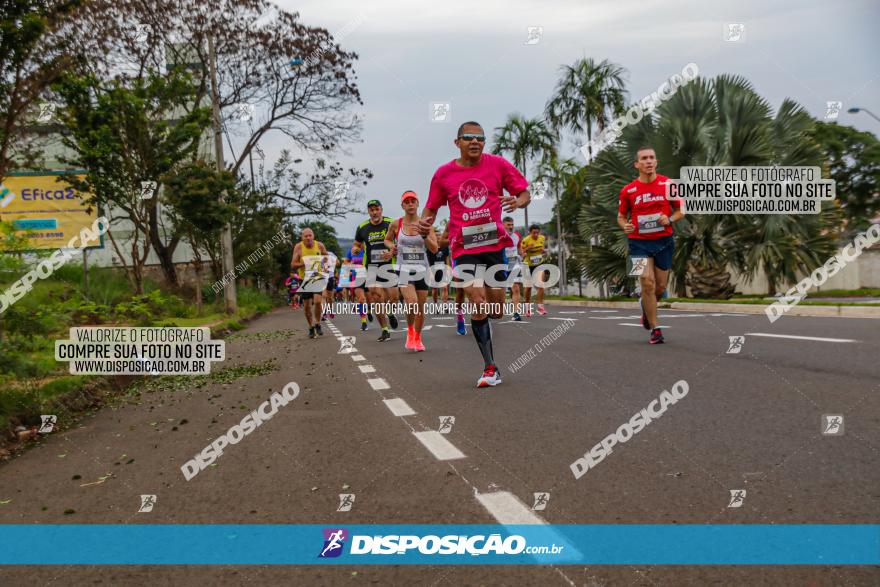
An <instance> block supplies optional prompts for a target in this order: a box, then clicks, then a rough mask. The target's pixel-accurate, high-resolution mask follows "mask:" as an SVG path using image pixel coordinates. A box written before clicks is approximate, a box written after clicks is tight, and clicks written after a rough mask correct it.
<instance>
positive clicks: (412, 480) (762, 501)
mask: <svg viewBox="0 0 880 587" xmlns="http://www.w3.org/2000/svg"><path fill="white" fill-rule="evenodd" d="M549 309H550V315H549V316H547V317H532V318H528V319H525V320H524V321H523V322H521V323H514V322H510V321H501V322H498V323H496V324H495V325H494V336H495V354H496V358H497V359H498V362H499V364H500V365H502V366H503V376H504V383H503V384H502V385H501V386H499V387H496V388H489V389H485V390H478V389H476V388H475V387H474V386H475V382H476V379H477V378H478V377H479V375H480V372H481V370H482V361H481V359H480V356H479V353H478V351H477V348H476V344H475V343H474V340H473V338H472V336H471V335H470V334H468V336H466V337H462V336H458V335H457V334H456V333H455V329H454V325H455V321H454V319H453V318H451V317H433V318H429V319H428V321H427V324H428V325H429V326H430V327H431V328H430V330H428V331H426V332H425V333H424V342H425V344H426V346H427V348H428V351H427V352H425V353H411V352H408V351H405V350H404V349H403V338H404V337H405V332H398V333H395V334H394V337H395V338H394V339H392V340H391V341H389V342H386V343H378V342H376V340H375V339H376V337H377V335H378V331H377V329H376V327H375V326H373V328H372V329H371V330H369V331H367V332H365V333H364V332H360V331H359V330H358V320H357V318H356V317H352V316H339V317H337V318H336V319H335V320H333V321H332V322H333V325H334V328H337V329H338V331H339V333H340V335H342V336H355V337H356V342H355V346H356V349H357V352H353V353H346V354H340V353H339V350H340V341H339V340H337V338H336V337H335V336H334V332H332V331H331V329H330V328H329V327H328V328H325V335H324V337H323V338H321V339H319V340H308V339H307V338H305V335H304V319H303V317H302V313H301V312H297V313H293V312H292V311H290V310H287V309H284V310H280V311H277V312H274V313H272V314H270V315H268V316H266V317H263V318H261V319H259V320H257V321H255V322H253V323H252V324H251V325H250V326H249V328H248V329H247V330H246V331H245V332H244V335H243V336H239V337H238V338H237V339H233V340H230V341H229V343H228V346H227V356H228V358H227V361H226V365H224V366H229V365H247V364H251V363H257V362H261V361H264V360H266V359H267V358H276V359H277V362H278V364H279V366H280V368H279V369H278V370H277V371H275V372H272V373H269V374H266V375H260V376H252V377H244V378H241V379H237V380H235V381H232V382H230V383H226V384H220V383H217V384H211V385H207V386H203V387H201V388H197V389H184V390H177V391H172V390H169V391H157V392H153V393H143V394H140V395H138V396H134V395H133V396H130V397H128V398H125V399H124V400H123V401H120V402H117V403H116V404H114V405H113V406H109V407H107V408H105V409H103V410H101V411H100V412H99V413H97V414H96V415H94V416H90V417H88V418H85V419H83V420H82V421H81V422H80V423H79V424H78V425H77V426H76V427H72V428H70V427H68V428H66V429H65V428H64V427H62V430H61V431H60V432H58V433H57V434H51V435H49V436H48V437H46V438H45V439H43V440H42V441H41V442H40V443H39V445H38V446H36V447H35V448H33V449H32V450H29V451H27V453H25V454H24V455H22V456H20V457H19V458H16V459H14V460H13V461H11V462H9V463H7V464H5V465H3V466H2V467H0V500H6V499H11V501H10V502H8V503H6V504H5V505H2V506H0V523H6V524H11V523H20V524H37V523H151V524H157V523H258V524H259V523H314V524H331V523H332V524H358V523H424V524H467V523H474V524H478V523H496V522H497V523H515V522H518V521H520V522H521V521H524V520H529V519H534V518H535V517H537V518H540V519H541V520H544V521H546V522H548V523H552V524H673V523H677V524H684V523H688V524H708V523H716V524H731V523H733V524H735V523H743V524H755V523H780V524H782V523H825V524H838V523H878V521H880V489H878V488H880V467H878V462H880V458H878V457H880V352H878V348H880V328H878V326H880V321H877V320H870V319H852V318H805V317H789V316H786V317H783V318H782V319H780V320H779V321H777V322H776V323H774V324H770V323H769V322H768V321H767V320H766V318H765V317H764V316H752V315H736V314H721V313H719V314H708V313H696V312H685V311H668V310H664V311H661V314H660V316H661V318H660V322H661V324H663V325H664V326H666V327H667V329H666V331H665V334H666V338H667V343H666V344H665V345H657V346H651V345H649V344H648V342H647V337H648V336H647V332H646V331H645V330H643V329H642V328H641V327H640V326H639V325H638V322H639V319H638V318H639V316H638V314H637V313H635V312H633V311H630V310H593V309H587V308H583V309H578V308H571V307H558V306H557V307H553V306H550V307H549ZM565 320H568V321H567V322H566V321H565ZM286 329H293V330H294V331H295V332H294V334H293V335H292V336H288V337H285V336H279V337H268V336H261V335H259V334H257V333H269V332H272V331H282V330H286ZM554 329H555V334H553V335H551V332H554ZM548 335H551V338H554V339H555V340H551V338H544V337H546V336H548ZM739 335H745V341H744V344H743V347H742V349H741V351H740V352H739V353H738V354H729V353H728V352H727V351H728V349H729V338H728V337H730V336H739ZM768 335H772V336H768ZM542 339H543V340H544V343H543V344H542V343H541V340H542ZM536 344H537V345H538V347H537V348H540V352H535V353H534V357H533V358H530V359H529V360H528V361H523V362H524V363H525V364H524V365H523V366H522V367H521V368H518V369H516V371H515V372H511V370H510V369H509V368H508V367H507V365H510V364H511V363H513V362H514V361H515V360H517V359H518V358H519V357H521V356H523V355H524V353H527V351H528V350H529V349H530V348H532V349H535V348H536V347H535V345H536ZM215 368H216V366H215ZM680 380H684V381H686V382H687V384H688V388H689V391H688V394H687V395H686V396H685V397H684V398H682V399H681V400H679V402H678V403H676V404H675V405H672V406H670V407H669V409H668V410H667V412H666V413H664V414H663V415H662V416H661V417H660V418H659V419H657V420H655V421H653V422H652V423H651V424H650V425H649V426H647V427H646V428H644V429H643V430H642V431H641V432H640V433H638V434H637V435H635V436H634V437H632V438H631V439H630V440H629V441H628V442H626V443H625V444H622V445H618V446H616V447H614V450H613V452H612V453H610V454H608V455H607V456H606V458H605V459H604V460H603V461H602V462H600V463H598V464H597V465H596V466H595V468H593V469H591V470H589V471H588V472H587V473H586V474H585V475H584V476H582V477H581V478H579V479H576V478H575V477H574V475H573V474H572V471H571V469H570V465H571V464H572V462H573V461H575V460H576V459H577V458H578V457H580V456H583V454H584V453H585V452H588V451H589V450H590V448H591V447H593V446H594V445H595V444H597V443H599V442H600V441H601V440H602V438H603V437H605V436H607V435H608V434H610V433H612V432H614V431H615V430H616V429H617V428H618V426H620V425H621V424H622V423H624V422H626V421H628V420H629V419H630V417H631V416H632V415H633V414H635V413H636V412H638V411H639V410H641V409H642V408H645V407H646V406H648V404H649V403H650V402H651V401H652V400H653V399H655V398H657V397H658V395H659V394H660V393H661V391H663V390H668V389H670V387H671V386H672V385H673V384H675V383H676V382H677V381H680ZM291 381H294V382H297V383H298V384H299V386H300V387H301V389H302V393H301V394H300V396H299V398H298V399H297V400H295V402H294V403H292V404H291V405H289V406H287V407H285V408H282V409H281V410H280V411H279V412H278V414H277V415H276V416H275V417H274V418H273V419H272V420H271V421H269V422H266V423H265V424H264V425H263V426H261V427H260V428H258V429H257V430H256V431H254V432H253V433H252V434H251V435H249V436H248V437H247V438H245V439H244V440H242V441H241V442H240V443H239V444H237V445H235V446H234V447H231V448H230V449H228V450H227V451H226V452H225V454H224V455H223V456H222V457H221V458H220V459H219V460H218V462H217V466H216V467H209V468H208V469H206V470H205V471H202V472H201V473H199V474H198V475H197V476H196V477H195V478H193V479H192V480H190V481H186V480H185V479H184V477H183V475H182V474H181V472H180V466H181V465H182V464H183V463H184V462H185V461H186V460H188V459H190V458H192V456H193V455H194V454H195V453H197V452H199V451H200V450H201V449H202V448H203V447H204V446H205V445H206V444H208V443H209V442H210V441H212V440H213V439H214V438H216V437H217V436H218V435H220V434H221V433H223V432H224V431H225V430H227V429H228V428H229V427H230V426H231V425H233V424H234V423H237V422H238V421H240V420H241V418H242V417H243V416H244V415H245V414H246V413H247V411H246V410H252V409H254V408H255V407H256V406H257V405H258V404H259V403H260V402H262V401H264V400H265V399H268V397H269V395H270V394H271V393H272V392H273V391H278V390H280V389H281V388H282V387H283V386H284V385H285V384H287V383H288V382H291ZM401 410H402V411H403V412H401ZM395 413H406V414H409V415H402V416H401V415H395ZM825 414H836V415H843V417H844V432H843V434H842V435H823V434H822V429H823V425H824V424H823V423H824V421H823V415H825ZM449 416H452V417H454V423H453V424H452V426H451V430H446V429H444V432H448V433H445V434H442V435H441V434H438V433H437V432H438V430H439V429H440V427H441V422H442V421H443V420H442V419H445V418H446V417H449ZM184 420H185V422H184ZM447 421H448V420H447ZM132 459H133V460H132ZM108 474H110V476H109V477H107V475H108ZM102 477H104V478H105V480H104V481H100V479H101V478H102ZM99 481H100V482H99ZM740 489H742V490H745V491H746V497H745V499H744V501H743V502H742V505H741V507H728V505H729V504H730V492H731V490H740ZM536 492H546V493H549V500H548V502H547V505H546V508H545V509H543V510H541V511H535V510H533V509H532V506H533V502H534V497H533V496H534V493H536ZM340 493H352V494H355V496H356V498H355V501H354V505H353V507H352V509H351V511H348V512H339V511H337V509H338V507H339V497H338V495H339V494H340ZM141 494H155V495H157V503H156V506H155V508H154V510H153V511H152V512H149V513H138V512H137V510H138V507H139V505H140V497H139V496H140V495H141ZM65 510H68V511H69V510H73V512H74V513H68V514H64V511H65ZM265 581H272V582H278V583H283V584H298V585H299V584H303V585H305V584H308V585H337V584H362V583H371V584H394V585H397V584H419V585H421V584H426V585H442V584H453V585H458V584H465V585H477V584H485V585H512V584H516V585H553V584H558V585H683V584H686V585H705V584H710V583H711V584H721V585H731V584H744V583H749V584H753V585H765V584H766V585H771V584H772V585H775V584H784V585H842V584H846V585H876V584H877V583H878V582H880V569H878V568H877V567H845V566H833V567H832V566H825V567H822V566H815V567H782V566H779V567H730V566H714V567H711V566H705V567H682V566H650V567H649V566H590V567H583V566H556V567H549V566H545V567H537V566H525V567H523V566H519V567H497V566H496V567H480V566H466V567H455V568H452V567H446V566H419V567H412V566H387V567H378V566H369V567H354V566H334V567H289V566H285V567H280V566H241V567H231V566H230V567H201V566H171V567H143V566H131V567H121V566H120V567H115V566H114V567H70V566H65V567H62V566H57V567H41V568H35V567H5V568H0V584H4V585H24V584H34V583H35V582H36V583H38V584H61V585H73V584H95V583H100V584H113V585H117V584H131V585H144V584H148V583H163V584H186V583H192V582H196V583H197V584H201V583H208V582H210V583H211V584H243V583H257V582H265Z"/></svg>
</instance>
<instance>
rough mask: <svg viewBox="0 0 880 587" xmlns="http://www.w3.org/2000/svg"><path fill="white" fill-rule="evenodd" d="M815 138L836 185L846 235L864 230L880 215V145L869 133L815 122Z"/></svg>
mask: <svg viewBox="0 0 880 587" xmlns="http://www.w3.org/2000/svg"><path fill="white" fill-rule="evenodd" d="M812 136H813V138H814V139H815V140H816V142H817V143H819V147H820V148H821V149H822V154H823V157H824V160H825V166H826V167H827V171H828V174H829V175H830V177H831V179H833V180H834V181H835V182H836V184H837V202H839V203H840V205H841V206H842V208H843V214H844V216H845V218H846V228H847V232H848V233H850V234H853V233H856V232H861V231H863V230H865V229H866V228H868V226H869V225H870V221H871V219H873V218H876V217H877V215H878V214H880V141H878V140H877V137H876V136H874V134H872V133H870V132H866V131H859V130H856V129H854V128H853V127H851V126H842V125H838V124H833V123H832V124H829V123H826V122H816V125H815V128H814V130H813V133H812Z"/></svg>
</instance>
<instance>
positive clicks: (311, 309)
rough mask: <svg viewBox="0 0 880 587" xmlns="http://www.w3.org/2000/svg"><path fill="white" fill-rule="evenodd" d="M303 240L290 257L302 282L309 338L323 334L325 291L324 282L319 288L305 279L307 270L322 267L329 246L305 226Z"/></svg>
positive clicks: (294, 248) (312, 272)
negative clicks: (322, 298) (322, 297)
mask: <svg viewBox="0 0 880 587" xmlns="http://www.w3.org/2000/svg"><path fill="white" fill-rule="evenodd" d="M300 238H302V241H301V242H298V243H296V246H294V247H293V257H292V258H291V259H290V269H291V271H296V272H297V273H298V275H299V279H300V283H301V284H302V285H301V287H300V289H299V292H300V295H301V297H302V300H303V312H305V315H306V322H308V323H309V338H316V337H317V336H321V335H323V334H324V332H323V331H322V330H321V314H322V313H323V308H322V304H321V296H322V294H323V291H324V284H320V285H321V287H320V289H317V288H316V287H314V286H315V284H314V283H311V284H307V283H306V281H305V277H306V270H307V269H308V271H309V273H310V274H314V273H315V272H316V271H320V269H321V267H320V266H321V261H322V259H323V255H326V254H327V248H326V247H325V246H324V244H323V243H321V242H318V241H316V240H315V233H314V232H313V231H312V229H311V228H305V229H303V231H302V236H301V237H300Z"/></svg>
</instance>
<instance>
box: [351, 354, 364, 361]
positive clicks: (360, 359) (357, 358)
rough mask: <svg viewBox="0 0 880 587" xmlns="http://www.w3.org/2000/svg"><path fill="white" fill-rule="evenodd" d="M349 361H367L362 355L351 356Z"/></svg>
mask: <svg viewBox="0 0 880 587" xmlns="http://www.w3.org/2000/svg"><path fill="white" fill-rule="evenodd" d="M351 360H352V361H366V360H367V359H366V358H364V356H363V355H352V356H351Z"/></svg>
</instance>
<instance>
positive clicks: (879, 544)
mask: <svg viewBox="0 0 880 587" xmlns="http://www.w3.org/2000/svg"><path fill="white" fill-rule="evenodd" d="M0 564H4V565H9V564H18V565H47V564H48V565H267V564H269V565H272V564H274V565H315V564H346V565H358V564H369V565H387V564H395V565H400V564H414V565H421V564H430V565H438V564H449V565H474V564H476V565H499V564H502V565H504V564H513V565H528V564H562V565H572V564H576V565H877V564H880V525H877V524H866V525H848V524H802V525H799V524H787V525H775V524H774V525H763V524H761V525H758V524H754V525H752V524H741V525H637V524H633V525H516V526H499V525H439V524H438V525H378V524H374V525H355V524H351V525H345V524H340V525H275V524H265V525H258V524H228V525H227V524H218V525H207V524H206V525H198V524H181V525H175V524H160V525H147V524H128V525H121V524H112V525H108V524H51V525H15V524H6V525H0Z"/></svg>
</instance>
